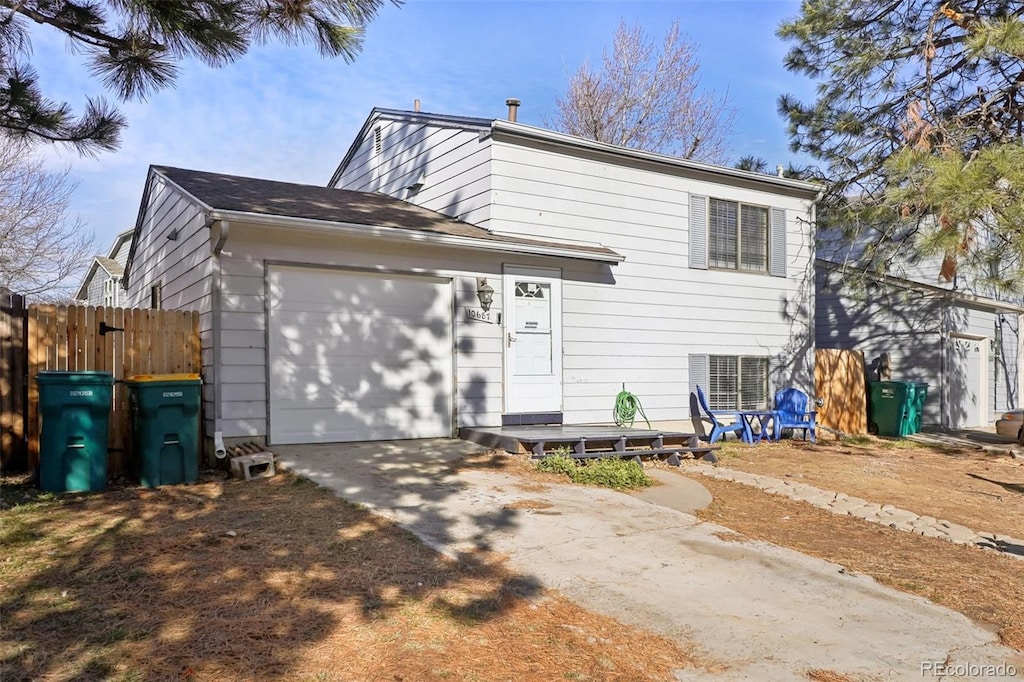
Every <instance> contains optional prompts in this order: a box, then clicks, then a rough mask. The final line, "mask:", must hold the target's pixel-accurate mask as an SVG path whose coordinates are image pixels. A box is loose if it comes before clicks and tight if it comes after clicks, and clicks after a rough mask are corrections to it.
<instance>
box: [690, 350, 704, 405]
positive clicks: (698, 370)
mask: <svg viewBox="0 0 1024 682" xmlns="http://www.w3.org/2000/svg"><path fill="white" fill-rule="evenodd" d="M698 385H699V386H700V387H701V390H703V391H704V395H707V394H708V356H707V355H703V354H702V355H691V356H690V392H691V393H696V391H697V386H698Z"/></svg>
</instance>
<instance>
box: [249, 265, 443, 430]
mask: <svg viewBox="0 0 1024 682" xmlns="http://www.w3.org/2000/svg"><path fill="white" fill-rule="evenodd" d="M269 283H270V291H269V297H270V319H269V327H270V328H269V333H268V337H269V338H268V341H269V358H268V359H269V375H270V376H269V381H270V390H269V396H270V441H271V443H276V444H283V443H339V442H345V441H362V440H385V439H391V438H431V437H438V436H451V434H452V356H453V347H452V312H451V310H452V298H451V282H450V281H449V280H445V279H437V278H429V277H414V276H400V275H375V274H367V273H364V272H359V273H356V272H349V271H342V270H324V269H315V268H300V267H285V266H271V267H270V269H269Z"/></svg>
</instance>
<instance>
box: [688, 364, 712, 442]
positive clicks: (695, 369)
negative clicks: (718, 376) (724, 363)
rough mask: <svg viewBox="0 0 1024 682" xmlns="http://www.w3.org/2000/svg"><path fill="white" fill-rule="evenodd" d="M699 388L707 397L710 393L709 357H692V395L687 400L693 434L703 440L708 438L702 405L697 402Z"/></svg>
mask: <svg viewBox="0 0 1024 682" xmlns="http://www.w3.org/2000/svg"><path fill="white" fill-rule="evenodd" d="M698 386H700V388H701V390H702V391H704V395H705V396H706V395H707V391H708V356H706V355H691V356H690V393H689V395H688V396H687V400H689V402H690V422H691V423H692V424H693V432H694V433H696V434H697V435H698V436H700V437H701V438H707V435H708V434H707V431H706V430H705V429H704V420H703V419H702V418H701V415H702V414H703V412H702V411H701V408H700V403H698V402H697V387H698Z"/></svg>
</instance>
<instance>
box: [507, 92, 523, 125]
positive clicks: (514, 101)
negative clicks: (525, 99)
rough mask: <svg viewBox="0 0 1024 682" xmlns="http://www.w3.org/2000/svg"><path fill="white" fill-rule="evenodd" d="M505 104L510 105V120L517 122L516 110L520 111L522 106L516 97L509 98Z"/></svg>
mask: <svg viewBox="0 0 1024 682" xmlns="http://www.w3.org/2000/svg"><path fill="white" fill-rule="evenodd" d="M505 104H507V105H508V120H509V121H511V122H512V123H515V122H516V110H517V109H519V105H520V104H522V102H520V101H519V100H517V99H516V98H515V97H509V98H508V99H507V100H505Z"/></svg>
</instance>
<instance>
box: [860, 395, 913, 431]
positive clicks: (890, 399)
mask: <svg viewBox="0 0 1024 682" xmlns="http://www.w3.org/2000/svg"><path fill="white" fill-rule="evenodd" d="M914 386H915V385H914V384H913V383H912V382H909V381H872V382H871V413H870V415H869V416H870V422H871V424H874V425H875V428H876V432H877V433H878V435H879V436H896V437H902V436H909V435H910V434H911V433H913V431H912V430H911V429H912V428H913V422H912V415H911V405H912V402H913V400H914Z"/></svg>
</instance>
